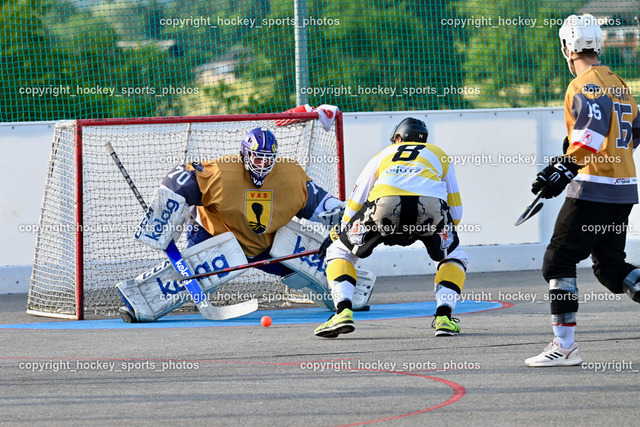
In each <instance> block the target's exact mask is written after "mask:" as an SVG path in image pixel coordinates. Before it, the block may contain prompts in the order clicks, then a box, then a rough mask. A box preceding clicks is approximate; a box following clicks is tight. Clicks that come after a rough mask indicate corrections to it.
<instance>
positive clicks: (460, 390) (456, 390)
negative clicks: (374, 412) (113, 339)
mask: <svg viewBox="0 0 640 427" xmlns="http://www.w3.org/2000/svg"><path fill="white" fill-rule="evenodd" d="M54 359H57V360H96V361H97V360H107V361H141V362H143V361H149V362H169V361H172V362H194V363H195V362H198V363H234V364H247V365H271V366H300V365H302V364H303V363H313V362H329V361H331V362H336V361H341V360H353V359H327V360H310V361H302V362H252V361H240V360H176V359H142V358H114V357H0V360H54ZM344 370H345V371H346V370H349V371H368V372H381V373H385V374H396V375H407V376H411V377H419V378H426V379H428V380H432V381H437V382H439V383H442V384H446V385H448V386H449V387H451V388H452V389H453V396H451V397H450V398H449V399H447V400H445V401H444V402H442V403H438V404H437V405H433V406H430V407H428V408H425V409H419V410H417V411H413V412H407V413H406V414H399V415H394V416H391V417H386V418H379V419H376V420H368V421H361V422H358V423H353V424H344V425H341V426H339V427H350V426H359V425H364V424H372V423H377V422H381V421H389V420H396V419H398V418H404V417H410V416H412V415H418V414H424V413H425V412H430V411H433V410H435V409H438V408H442V407H444V406H448V405H451V404H452V403H455V402H457V401H458V400H460V399H462V397H463V396H464V395H465V394H466V393H467V390H466V389H465V388H464V386H462V385H460V384H458V383H454V382H453V381H449V380H445V379H443V378H437V377H432V376H429V375H422V374H416V373H413V372H405V371H389V370H385V369H363V368H345V369H344Z"/></svg>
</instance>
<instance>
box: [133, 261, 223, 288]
mask: <svg viewBox="0 0 640 427" xmlns="http://www.w3.org/2000/svg"><path fill="white" fill-rule="evenodd" d="M168 263H169V261H166V262H164V263H162V264H161V266H163V267H164V266H166V265H167V264H168ZM185 263H186V261H184V260H183V262H182V263H179V264H178V265H177V268H178V270H179V271H180V274H182V275H183V276H189V272H188V268H187V266H186V264H185ZM225 268H229V262H228V261H227V257H225V256H224V254H221V255H219V256H217V257H215V258H213V259H212V260H211V261H205V262H203V263H202V264H198V265H196V266H195V268H194V270H193V274H202V273H211V272H213V271H216V270H222V269H225ZM158 271H159V269H158V268H154V269H152V270H149V271H148V272H146V273H144V274H143V276H142V277H143V278H147V277H149V276H151V275H152V274H155V273H157V272H158ZM229 274H230V272H226V273H220V274H218V275H217V276H210V277H209V280H211V279H212V278H214V277H218V278H219V279H222V278H223V277H225V276H228V275H229ZM214 280H215V279H214ZM183 283H184V282H183V281H180V280H169V281H167V282H164V281H162V280H161V279H160V277H156V284H157V285H158V287H159V288H160V292H162V295H164V296H166V295H175V294H178V293H180V292H182V291H184V290H185V289H186V288H185V286H184V285H183Z"/></svg>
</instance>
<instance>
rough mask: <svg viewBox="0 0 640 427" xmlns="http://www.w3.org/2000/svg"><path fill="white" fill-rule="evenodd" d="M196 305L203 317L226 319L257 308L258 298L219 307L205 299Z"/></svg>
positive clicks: (242, 314)
mask: <svg viewBox="0 0 640 427" xmlns="http://www.w3.org/2000/svg"><path fill="white" fill-rule="evenodd" d="M197 307H198V310H200V313H201V314H202V316H203V317H204V318H205V319H209V320H226V319H233V318H235V317H240V316H244V315H245V314H249V313H253V312H254V311H256V310H257V309H258V300H257V299H252V300H249V301H245V302H241V303H239V304H234V305H226V306H221V307H217V306H214V305H211V303H210V302H209V301H206V300H205V301H202V302H201V303H199V304H198V305H197Z"/></svg>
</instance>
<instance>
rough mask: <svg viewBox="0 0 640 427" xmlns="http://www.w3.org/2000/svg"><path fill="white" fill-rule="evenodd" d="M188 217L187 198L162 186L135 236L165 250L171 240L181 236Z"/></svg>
mask: <svg viewBox="0 0 640 427" xmlns="http://www.w3.org/2000/svg"><path fill="white" fill-rule="evenodd" d="M188 217H189V205H188V204H187V202H186V200H185V198H184V197H182V196H181V195H179V194H177V193H175V192H173V191H171V190H169V189H168V188H167V187H165V186H160V187H159V188H158V189H157V190H156V193H155V194H154V196H153V200H152V201H151V205H150V206H149V209H148V210H147V214H146V215H145V217H144V218H143V219H142V222H141V223H140V225H139V226H138V230H137V231H136V234H135V236H134V237H135V239H136V240H138V241H139V242H141V243H144V244H145V245H147V246H150V247H152V248H153V249H158V250H165V249H166V248H167V246H168V245H169V242H170V241H171V240H175V239H177V238H179V237H180V234H181V233H182V230H183V228H184V227H183V226H184V224H185V222H186V221H187V218H188Z"/></svg>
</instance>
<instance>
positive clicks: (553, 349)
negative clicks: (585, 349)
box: [524, 338, 582, 367]
mask: <svg viewBox="0 0 640 427" xmlns="http://www.w3.org/2000/svg"><path fill="white" fill-rule="evenodd" d="M580 363H582V357H580V353H579V352H578V345H577V344H576V343H573V344H571V347H570V348H562V347H560V343H559V342H558V341H557V340H556V339H555V338H554V339H553V341H551V344H549V345H548V346H547V348H545V349H544V351H543V352H542V353H540V354H539V355H537V356H534V357H530V358H528V359H527V360H525V361H524V364H525V365H527V366H533V367H539V366H575V365H579V364H580Z"/></svg>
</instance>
